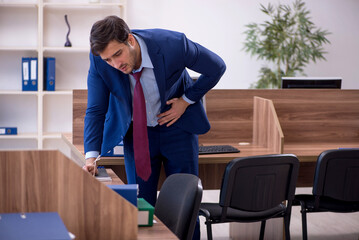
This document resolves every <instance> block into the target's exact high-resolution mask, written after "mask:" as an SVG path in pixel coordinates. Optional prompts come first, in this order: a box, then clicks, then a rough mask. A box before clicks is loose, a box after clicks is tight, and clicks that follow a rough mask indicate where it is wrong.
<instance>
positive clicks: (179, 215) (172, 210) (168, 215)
mask: <svg viewBox="0 0 359 240" xmlns="http://www.w3.org/2000/svg"><path fill="white" fill-rule="evenodd" d="M202 192H203V188H202V183H201V180H200V179H199V178H198V177H197V176H195V175H192V174H185V173H177V174H172V175H170V176H169V177H168V178H167V179H166V180H165V181H164V183H163V185H162V187H161V190H160V193H159V195H158V199H157V202H156V206H155V215H156V216H157V217H158V218H159V219H160V220H161V221H162V222H163V223H164V224H165V225H166V226H167V227H168V228H169V229H170V230H171V231H172V232H173V233H174V234H175V235H176V236H177V237H178V238H179V239H188V240H190V239H192V236H193V232H194V228H195V225H196V221H197V217H198V211H199V205H200V203H201V200H202Z"/></svg>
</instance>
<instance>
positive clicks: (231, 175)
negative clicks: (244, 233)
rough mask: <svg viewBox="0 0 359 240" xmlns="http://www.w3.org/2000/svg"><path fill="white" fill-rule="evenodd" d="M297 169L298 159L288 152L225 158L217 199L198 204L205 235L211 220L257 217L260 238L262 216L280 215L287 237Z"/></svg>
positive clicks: (251, 219) (237, 219)
mask: <svg viewBox="0 0 359 240" xmlns="http://www.w3.org/2000/svg"><path fill="white" fill-rule="evenodd" d="M298 169H299V161H298V159H297V157H296V156H295V155H292V154H280V155H264V156H254V157H243V158H236V159H234V160H232V161H231V162H229V163H228V164H227V167H226V169H225V172H224V175H223V179H222V186H221V189H220V198H219V203H201V206H200V211H199V212H200V215H202V216H204V217H205V218H206V222H205V224H206V226H207V238H208V239H209V240H211V239H212V224H217V223H225V222H259V221H260V222H261V229H260V235H259V238H260V239H263V237H264V231H265V224H266V220H267V219H270V218H278V217H283V218H284V223H285V224H284V227H285V236H286V239H290V233H289V223H290V215H291V209H292V200H293V199H294V194H295V186H296V182H297V177H298ZM285 201H286V204H285Z"/></svg>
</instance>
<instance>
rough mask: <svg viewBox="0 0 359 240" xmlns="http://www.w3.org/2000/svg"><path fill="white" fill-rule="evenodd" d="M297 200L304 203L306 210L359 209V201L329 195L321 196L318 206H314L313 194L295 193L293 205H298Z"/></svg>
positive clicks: (348, 210)
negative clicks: (341, 199)
mask: <svg viewBox="0 0 359 240" xmlns="http://www.w3.org/2000/svg"><path fill="white" fill-rule="evenodd" d="M299 202H303V203H304V204H305V206H304V207H305V208H306V209H307V212H310V211H312V210H313V211H314V210H315V212H319V211H322V212H327V211H329V210H330V212H343V213H345V212H357V211H359V202H347V201H340V200H336V199H333V198H329V197H321V198H320V203H319V208H318V209H316V208H315V205H314V204H315V196H314V195H309V194H298V195H295V200H294V201H293V205H299V204H300V203H299Z"/></svg>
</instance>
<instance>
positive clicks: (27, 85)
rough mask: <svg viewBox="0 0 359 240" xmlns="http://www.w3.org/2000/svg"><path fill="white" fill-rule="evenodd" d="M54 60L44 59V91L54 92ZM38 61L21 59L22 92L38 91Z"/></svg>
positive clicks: (27, 58) (51, 58)
mask: <svg viewBox="0 0 359 240" xmlns="http://www.w3.org/2000/svg"><path fill="white" fill-rule="evenodd" d="M55 65H56V62H55V58H53V57H45V58H44V81H43V83H44V89H43V90H46V91H55ZM38 78H39V77H38V59H37V58H29V57H23V58H22V90H23V91H37V89H38Z"/></svg>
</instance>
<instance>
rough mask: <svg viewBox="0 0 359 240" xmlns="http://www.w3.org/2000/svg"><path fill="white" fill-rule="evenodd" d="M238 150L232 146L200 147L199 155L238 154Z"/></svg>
mask: <svg viewBox="0 0 359 240" xmlns="http://www.w3.org/2000/svg"><path fill="white" fill-rule="evenodd" d="M238 152H240V151H239V150H238V149H237V148H235V147H232V146H230V145H210V146H199V148H198V154H218V153H238Z"/></svg>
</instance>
